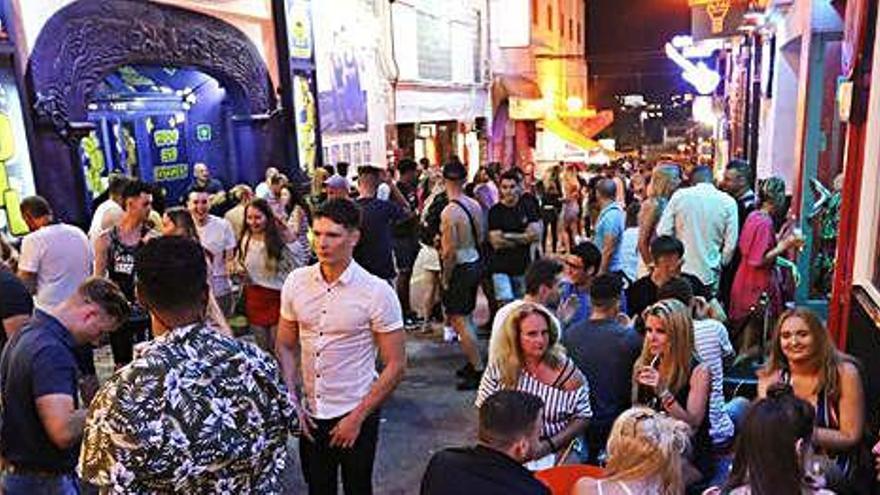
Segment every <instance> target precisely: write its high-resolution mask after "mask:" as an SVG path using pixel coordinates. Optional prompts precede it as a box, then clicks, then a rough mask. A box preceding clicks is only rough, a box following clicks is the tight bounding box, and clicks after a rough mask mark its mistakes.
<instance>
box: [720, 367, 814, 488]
mask: <svg viewBox="0 0 880 495" xmlns="http://www.w3.org/2000/svg"><path fill="white" fill-rule="evenodd" d="M814 416H815V413H814V411H813V408H812V406H810V404H809V403H808V402H806V401H804V400H801V399H798V398H797V397H795V396H794V393H793V392H792V389H791V387H790V386H788V385H784V384H774V385H771V386H770V389H769V390H768V391H767V397H765V398H764V399H761V400H759V401H758V402H757V403H756V404H755V405H754V406H752V408H751V409H750V410H749V412H748V414H747V415H746V419H745V422H744V424H743V429H742V433H741V437H740V439H739V442H738V443H737V447H736V456H735V458H734V461H733V469H732V470H731V472H730V478H729V479H728V481H727V483H726V484H725V485H724V487H723V488H711V489H709V490H707V491H706V492H705V493H704V495H721V494H722V493H723V494H730V495H750V494H753V493H754V494H756V495H757V494H763V493H767V494H771V493H772V494H774V495H776V494H779V495H801V494H827V493H831V492H828V491H827V490H823V489H821V488H818V487H817V485H818V484H820V483H821V480H819V479H815V478H813V477H812V474H813V473H804V470H803V467H804V466H805V465H807V464H808V462H806V461H807V460H808V458H809V457H810V456H811V455H812V450H813V446H812V440H811V438H812V436H813V418H814Z"/></svg>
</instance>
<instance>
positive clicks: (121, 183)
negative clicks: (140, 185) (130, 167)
mask: <svg viewBox="0 0 880 495" xmlns="http://www.w3.org/2000/svg"><path fill="white" fill-rule="evenodd" d="M129 180H130V179H129V178H128V177H126V176H125V175H122V174H120V173H116V172H114V173H112V174H110V175H109V176H108V177H107V192H108V194H110V195H111V196H119V195H121V194H122V193H123V191H125V186H127V185H128V181H129Z"/></svg>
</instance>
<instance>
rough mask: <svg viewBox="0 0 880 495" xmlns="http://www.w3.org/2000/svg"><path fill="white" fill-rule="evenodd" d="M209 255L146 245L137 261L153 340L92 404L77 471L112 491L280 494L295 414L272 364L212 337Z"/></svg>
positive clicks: (171, 241) (191, 245)
mask: <svg viewBox="0 0 880 495" xmlns="http://www.w3.org/2000/svg"><path fill="white" fill-rule="evenodd" d="M206 271H207V270H206V265H205V260H204V252H203V251H202V248H201V247H200V246H199V245H198V244H197V243H196V242H194V241H192V240H188V239H183V238H179V237H165V238H159V239H154V240H151V241H150V242H148V243H147V244H146V245H145V246H144V247H143V248H142V249H141V250H140V251H139V252H138V255H137V258H136V261H135V273H136V277H137V291H138V299H139V301H140V303H141V304H143V306H144V307H145V308H147V309H148V310H149V312H150V315H151V317H152V320H153V334H154V335H155V340H153V341H152V342H150V343H149V344H147V345H146V347H144V348H143V349H142V350H140V351H139V352H138V353H137V354H138V355H137V356H136V357H135V359H134V361H132V362H131V364H129V365H128V366H126V367H124V368H122V369H120V370H119V371H117V372H116V373H115V374H114V375H113V377H112V378H111V379H110V380H109V381H108V382H107V383H106V384H104V386H103V387H102V388H101V390H100V391H99V392H98V395H97V396H96V397H95V400H94V402H92V406H91V410H90V411H89V415H88V418H87V420H86V427H85V433H84V438H83V446H82V452H81V455H80V461H79V470H80V473H81V476H82V478H83V479H84V480H86V481H88V482H90V483H93V484H95V485H97V486H98V487H99V488H100V489H102V491H109V492H111V493H170V492H176V493H259V494H264V493H280V492H281V491H282V485H281V473H282V471H283V469H284V467H285V462H286V461H287V449H286V443H287V439H288V435H289V433H291V431H292V430H293V429H294V427H295V425H296V419H295V418H296V414H295V413H294V410H293V408H292V404H291V403H290V401H289V399H288V393H287V389H286V387H285V385H284V383H283V381H282V379H281V375H280V373H279V371H278V368H277V367H276V365H275V362H274V361H273V360H272V359H271V358H270V357H269V356H267V355H266V354H264V353H263V352H262V351H260V350H259V349H257V348H256V347H254V346H252V345H250V344H246V343H241V342H238V341H236V340H234V339H232V338H229V337H225V336H223V335H221V334H220V333H218V332H216V331H214V330H211V329H210V328H209V327H207V326H206V325H205V322H204V315H205V308H206V305H207V300H208V284H207V274H206Z"/></svg>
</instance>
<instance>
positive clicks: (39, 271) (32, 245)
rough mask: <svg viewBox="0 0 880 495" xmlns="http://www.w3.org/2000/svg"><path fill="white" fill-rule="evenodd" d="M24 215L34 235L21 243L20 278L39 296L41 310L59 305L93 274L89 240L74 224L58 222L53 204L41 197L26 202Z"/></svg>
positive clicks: (30, 235) (23, 209)
mask: <svg viewBox="0 0 880 495" xmlns="http://www.w3.org/2000/svg"><path fill="white" fill-rule="evenodd" d="M21 213H22V216H23V217H24V221H25V222H26V223H27V225H28V228H29V229H30V230H31V233H30V234H28V235H27V236H25V238H24V240H23V241H22V244H21V258H20V259H19V262H18V276H19V278H21V280H22V281H23V282H24V284H25V286H26V287H27V288H28V290H29V291H30V292H31V293H32V294H36V303H37V307H39V308H41V309H47V308H51V307H53V306H57V305H58V304H60V303H61V302H62V301H64V300H66V299H67V298H68V297H70V296H72V295H73V294H74V293H75V292H76V289H77V288H78V287H79V286H80V284H82V283H83V282H84V281H85V280H86V278H88V276H89V274H91V267H92V249H91V246H90V245H89V239H88V238H87V237H86V235H85V234H84V233H83V231H81V230H80V229H78V228H76V227H74V226H72V225H67V224H63V223H55V221H54V218H53V215H52V208H51V207H50V206H49V202H48V201H46V200H45V199H44V198H42V197H40V196H31V197H28V198H25V199H23V200H22V201H21Z"/></svg>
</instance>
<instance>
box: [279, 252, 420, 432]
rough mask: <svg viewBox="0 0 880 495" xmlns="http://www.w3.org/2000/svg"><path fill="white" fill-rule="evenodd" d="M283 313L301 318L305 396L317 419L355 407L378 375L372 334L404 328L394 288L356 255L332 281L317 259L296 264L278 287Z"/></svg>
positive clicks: (286, 318) (310, 410)
mask: <svg viewBox="0 0 880 495" xmlns="http://www.w3.org/2000/svg"><path fill="white" fill-rule="evenodd" d="M281 317H282V318H284V319H285V320H288V321H293V322H296V323H298V324H299V340H300V346H301V350H302V356H301V357H302V359H301V363H302V376H303V382H304V385H305V393H306V400H307V402H308V409H309V413H310V414H311V415H312V416H314V417H315V418H318V419H330V418H336V417H339V416H342V415H344V414H347V413H348V412H350V411H351V410H352V409H354V408H355V407H357V405H358V404H359V403H360V402H361V400H363V398H364V397H366V395H367V394H368V393H369V392H370V387H372V386H373V382H374V381H375V380H376V378H377V377H378V373H377V372H376V355H377V350H376V346H375V344H374V342H373V334H374V333H388V332H396V331H401V330H402V329H403V315H402V312H401V310H400V302H399V301H398V299H397V294H396V293H395V292H394V289H393V288H392V287H391V286H390V285H389V284H388V282H386V281H384V280H382V279H380V278H379V277H376V276H375V275H372V274H370V273H369V272H367V271H366V270H364V269H363V267H361V266H360V265H358V264H357V262H355V261H354V260H352V261H351V264H349V266H348V268H347V269H346V270H345V272H343V273H342V275H341V276H340V277H339V279H337V280H336V281H335V282H333V283H332V284H328V283H327V282H326V281H325V280H324V276H323V275H322V274H321V268H320V264H319V263H316V264H314V265H311V266H307V267H303V268H298V269H296V270H294V271H293V272H292V273H291V274H290V275H289V276H288V277H287V280H286V281H285V282H284V288H283V289H282V290H281Z"/></svg>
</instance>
